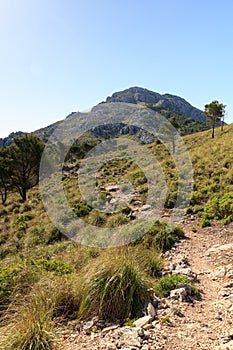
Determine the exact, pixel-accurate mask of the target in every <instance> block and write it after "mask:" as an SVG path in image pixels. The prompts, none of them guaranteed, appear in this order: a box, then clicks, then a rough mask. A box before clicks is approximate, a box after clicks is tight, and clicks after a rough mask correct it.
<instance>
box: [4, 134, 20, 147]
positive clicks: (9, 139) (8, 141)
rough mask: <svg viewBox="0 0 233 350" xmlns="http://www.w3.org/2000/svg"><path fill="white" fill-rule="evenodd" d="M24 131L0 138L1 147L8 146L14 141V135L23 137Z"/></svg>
mask: <svg viewBox="0 0 233 350" xmlns="http://www.w3.org/2000/svg"><path fill="white" fill-rule="evenodd" d="M23 135H24V133H23V132H22V131H17V132H12V133H11V134H10V135H9V136H7V137H4V138H3V139H0V147H6V146H9V145H11V144H12V143H13V142H14V137H21V136H23Z"/></svg>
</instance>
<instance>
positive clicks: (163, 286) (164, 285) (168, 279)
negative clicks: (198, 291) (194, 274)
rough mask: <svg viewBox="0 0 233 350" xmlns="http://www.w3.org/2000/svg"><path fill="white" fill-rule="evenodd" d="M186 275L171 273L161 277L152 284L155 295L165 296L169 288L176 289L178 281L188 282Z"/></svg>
mask: <svg viewBox="0 0 233 350" xmlns="http://www.w3.org/2000/svg"><path fill="white" fill-rule="evenodd" d="M188 282H189V278H188V277H187V276H181V275H172V276H170V275H169V276H164V277H161V278H160V279H159V280H158V282H157V283H156V284H155V286H154V291H155V295H157V296H158V297H167V296H168V295H169V294H170V292H171V290H173V289H176V286H177V285H178V284H179V283H188Z"/></svg>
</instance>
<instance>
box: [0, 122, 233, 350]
mask: <svg viewBox="0 0 233 350" xmlns="http://www.w3.org/2000/svg"><path fill="white" fill-rule="evenodd" d="M217 133H218V137H216V139H215V140H214V143H213V140H212V139H211V138H209V137H208V131H204V132H199V133H197V134H195V135H188V136H185V137H184V141H185V143H186V145H187V148H188V150H189V152H190V157H191V159H192V163H193V168H194V184H193V185H194V188H193V194H192V200H191V204H190V207H189V213H194V214H197V215H198V216H200V220H201V225H202V226H203V227H204V226H207V225H211V222H212V220H222V222H223V224H225V225H227V224H228V223H230V222H231V221H233V216H232V212H233V180H232V179H233V171H232V169H233V159H232V146H233V144H232V142H233V141H232V140H233V126H232V125H230V126H226V127H225V128H224V131H221V129H220V128H219V129H218V130H216V134H217ZM23 140H24V141H21V143H18V146H17V143H16V144H15V145H14V147H13V146H10V148H3V149H0V193H1V196H2V202H3V204H1V206H0V215H1V220H0V256H1V268H0V325H1V335H0V348H4V349H16V350H22V349H25V350H28V349H47V350H50V349H54V347H55V345H54V341H56V328H57V327H58V324H61V322H64V323H66V322H68V320H70V319H75V318H81V319H85V318H88V317H91V316H99V317H103V318H109V319H115V318H118V319H122V321H124V320H126V322H130V321H129V319H132V318H134V317H137V316H138V315H140V312H141V310H142V308H143V305H144V302H145V301H148V300H149V299H150V297H151V295H150V292H148V290H150V287H154V291H155V293H156V294H157V295H158V296H165V295H168V294H169V293H170V290H171V289H173V288H175V287H176V286H177V284H179V283H184V282H185V283H186V282H189V280H188V279H187V278H186V277H181V276H164V277H162V278H161V279H158V276H159V272H160V271H161V270H162V269H163V266H164V261H163V257H162V256H163V254H162V252H165V251H166V250H167V249H170V248H171V247H172V246H173V245H174V243H176V242H177V241H178V240H180V239H182V238H184V233H183V231H182V229H181V228H179V227H176V226H173V225H168V224H166V223H163V222H159V221H157V220H154V221H153V222H152V225H151V228H150V230H149V231H148V232H147V233H146V234H145V235H144V236H143V237H140V238H138V239H137V240H135V241H134V242H132V243H131V244H130V245H128V246H127V247H121V248H115V249H113V248H112V249H99V248H93V247H83V246H80V245H78V244H77V243H75V242H72V241H69V240H67V239H66V238H65V237H64V236H63V234H62V233H61V232H60V231H59V230H58V229H57V228H55V227H54V226H53V225H52V224H51V222H50V220H49V217H48V215H47V213H46V212H45V210H44V208H43V204H42V202H41V198H40V194H39V191H38V186H37V185H36V184H37V181H38V177H37V175H38V173H37V172H38V161H39V155H40V154H41V151H42V149H43V145H42V144H40V143H39V142H38V140H36V139H31V138H30V137H29V136H27V137H26V138H24V139H23ZM24 142H25V144H26V143H27V142H28V143H29V144H30V145H32V148H31V149H33V147H34V146H35V149H36V150H37V151H38V152H37V156H36V157H35V158H34V156H33V155H32V154H31V153H30V152H28V151H27V150H26V149H24V148H23V145H24ZM17 147H21V150H19V148H17ZM25 147H26V146H25ZM30 147H31V146H30ZM203 147H204V148H205V152H203ZM148 148H149V150H150V151H151V152H153V153H154V154H155V156H156V158H157V160H158V161H159V163H160V165H161V168H162V169H163V171H164V174H165V176H166V183H167V188H168V193H167V197H166V201H165V206H166V208H167V209H169V208H173V207H174V205H175V203H176V198H177V190H178V184H179V181H180V180H179V176H178V174H177V172H176V166H175V164H174V160H173V158H172V155H171V154H169V152H168V150H167V149H166V148H165V147H164V145H163V144H161V143H159V142H155V143H153V144H151V145H148ZM16 149H18V152H21V153H20V154H21V155H20V156H19V155H18V159H17V161H18V162H19V163H18V164H19V165H18V166H17V169H15V170H14V169H13V163H12V162H13V159H14V158H13V156H14V157H16V154H17V153H16ZM9 150H10V151H9ZM24 151H25V153H24ZM76 151H77V150H75V151H74V152H73V153H72V158H73V164H74V165H75V171H74V173H70V174H67V172H66V171H64V176H63V187H64V191H65V194H66V196H67V200H68V201H69V203H70V205H71V207H72V208H73V211H74V213H75V214H76V215H77V216H78V217H82V218H83V220H86V221H88V222H90V223H92V224H93V225H96V226H99V227H115V226H118V225H125V224H126V223H128V222H130V221H131V220H134V219H135V217H134V216H133V215H132V213H131V212H132V208H133V207H137V208H139V209H140V208H141V207H142V206H143V205H144V204H145V203H146V201H147V196H148V183H147V179H146V176H145V172H144V171H145V169H141V168H140V167H139V166H138V165H137V164H135V163H134V162H132V161H129V160H128V159H124V158H121V159H117V160H111V161H109V162H106V164H104V165H103V166H102V168H101V169H100V171H99V174H98V177H97V179H96V186H97V187H98V189H99V194H98V196H97V198H96V201H97V202H99V203H100V204H101V205H105V204H106V203H107V201H108V200H109V199H111V198H113V193H112V192H111V191H110V190H109V189H108V185H110V187H111V185H112V184H116V185H117V186H118V185H119V188H120V191H121V193H123V194H124V195H127V193H128V192H127V191H128V188H129V186H128V184H130V189H131V192H130V197H129V202H128V203H127V206H125V207H124V208H123V209H120V210H119V211H118V212H117V213H102V212H101V211H100V210H98V209H95V208H92V206H91V205H89V204H88V203H86V202H85V200H84V198H82V195H81V193H80V192H79V189H78V186H77V181H78V176H77V174H76V169H77V168H78V165H79V159H78V156H77V154H78V153H77V152H78V151H77V152H76ZM23 155H25V156H26V158H27V157H29V158H27V159H30V162H31V163H30V165H29V166H30V169H31V170H30V173H26V175H25V176H26V178H25V179H26V180H25V183H26V186H25V188H24V190H23V189H21V190H22V192H23V191H24V192H25V191H26V197H25V196H22V193H21V192H20V190H19V189H18V188H17V186H16V183H15V182H14V180H15V179H16V178H17V177H18V183H20V181H22V179H23V173H21V172H20V171H19V170H20V169H23V164H27V163H24V162H23V160H24V157H23ZM69 162H70V158H69ZM16 170H17V171H16ZM10 174H11V175H10ZM155 176H156V170H155ZM20 179H21V180H20ZM120 180H121V181H122V183H120ZM21 185H22V184H21ZM21 185H20V186H21ZM121 185H122V187H121ZM155 200H156V198H155ZM135 203H136V204H135ZM97 204H98V203H97ZM61 206H62V203H61ZM97 207H98V206H97ZM64 220H69V218H64ZM192 230H193V232H195V231H196V228H195V227H193V228H192ZM192 288H193V293H194V294H195V293H197V290H196V289H195V288H194V286H193V287H192Z"/></svg>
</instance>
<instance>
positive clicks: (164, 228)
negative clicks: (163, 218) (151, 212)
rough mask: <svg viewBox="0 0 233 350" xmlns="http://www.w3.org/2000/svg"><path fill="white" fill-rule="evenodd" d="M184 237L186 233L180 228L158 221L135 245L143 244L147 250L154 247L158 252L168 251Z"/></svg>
mask: <svg viewBox="0 0 233 350" xmlns="http://www.w3.org/2000/svg"><path fill="white" fill-rule="evenodd" d="M184 237H185V236H184V232H183V230H182V229H181V228H180V227H177V226H174V225H170V224H167V223H165V222H160V221H158V220H157V221H155V222H154V224H153V225H152V227H151V228H150V230H149V231H148V232H147V233H146V234H145V235H144V236H143V237H141V238H140V239H138V240H137V241H136V242H135V243H136V244H138V243H142V244H143V245H144V246H145V247H147V248H149V247H154V248H155V249H157V250H162V251H166V250H168V249H170V248H171V247H172V246H173V244H174V243H175V242H177V241H179V240H180V239H182V238H184Z"/></svg>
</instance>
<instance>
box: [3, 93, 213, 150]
mask: <svg viewBox="0 0 233 350" xmlns="http://www.w3.org/2000/svg"><path fill="white" fill-rule="evenodd" d="M115 102H124V103H132V104H141V105H143V106H145V107H147V108H150V109H153V110H154V111H156V112H159V113H161V114H162V115H163V116H165V117H166V118H167V119H169V118H170V117H175V118H176V121H177V122H178V124H179V126H180V128H179V132H180V133H181V135H187V134H192V133H195V132H198V131H204V130H206V129H208V126H207V125H206V121H205V116H204V114H203V112H202V111H201V110H199V109H198V108H195V107H193V106H192V105H191V104H190V103H188V102H187V101H186V100H185V99H183V98H181V97H179V96H174V95H171V94H164V95H161V94H159V93H157V92H153V91H150V90H147V89H144V88H141V87H131V88H129V89H126V90H124V91H119V92H115V93H114V94H113V95H112V96H110V97H107V99H106V101H104V102H101V103H100V104H99V105H98V107H100V106H101V104H104V103H115ZM87 115H88V113H87ZM70 117H72V118H75V112H72V113H70V114H69V115H68V116H67V117H66V118H70ZM60 123H61V121H58V122H56V123H53V124H51V125H48V126H47V127H44V128H41V129H39V130H36V131H34V132H33V134H34V135H36V136H38V137H39V138H40V139H41V140H42V141H46V140H47V139H48V138H49V137H50V135H51V134H52V133H53V131H54V130H55V128H56V127H57V126H58V125H59V124H60ZM122 127H123V129H124V130H123V133H124V134H125V126H122ZM111 128H112V129H111ZM121 129H122V128H121V127H119V126H114V125H113V124H111V121H109V127H108V130H106V126H105V127H104V128H103V127H101V126H100V127H98V128H97V129H95V130H94V131H93V133H92V134H93V136H94V137H97V138H98V137H100V138H102V137H105V136H106V134H109V133H110V134H111V132H112V134H113V135H116V130H118V131H119V133H121ZM138 132H139V130H138V129H137V128H134V129H133V128H132V127H131V128H130V134H131V135H132V134H134V133H135V134H138ZM23 134H24V133H23V132H21V131H20V132H17V133H11V134H10V135H9V136H8V137H6V138H4V139H0V147H3V146H8V145H10V144H11V143H12V142H13V138H14V137H16V136H22V135H23ZM145 139H146V142H145ZM143 142H144V143H150V142H152V140H151V138H150V137H148V136H147V137H146V138H145V137H144V139H143Z"/></svg>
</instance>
